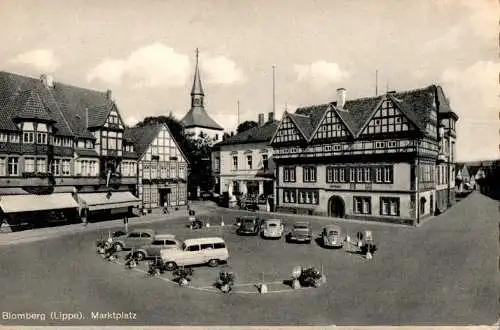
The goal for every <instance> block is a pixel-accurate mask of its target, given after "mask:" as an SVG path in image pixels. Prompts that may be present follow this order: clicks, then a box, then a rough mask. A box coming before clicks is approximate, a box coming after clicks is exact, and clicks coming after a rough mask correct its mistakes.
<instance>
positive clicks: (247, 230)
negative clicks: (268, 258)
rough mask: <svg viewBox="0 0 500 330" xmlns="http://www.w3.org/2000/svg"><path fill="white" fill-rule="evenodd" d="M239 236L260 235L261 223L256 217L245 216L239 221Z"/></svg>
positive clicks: (237, 232) (237, 231)
mask: <svg viewBox="0 0 500 330" xmlns="http://www.w3.org/2000/svg"><path fill="white" fill-rule="evenodd" d="M237 224H238V229H237V230H236V234H238V235H258V234H259V231H260V226H261V221H260V219H259V218H257V217H255V216H243V217H240V218H238V219H237Z"/></svg>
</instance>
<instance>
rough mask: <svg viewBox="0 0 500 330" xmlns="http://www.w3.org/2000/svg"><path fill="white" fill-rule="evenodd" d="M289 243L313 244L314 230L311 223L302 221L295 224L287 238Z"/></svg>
mask: <svg viewBox="0 0 500 330" xmlns="http://www.w3.org/2000/svg"><path fill="white" fill-rule="evenodd" d="M286 241H287V242H302V243H307V244H309V243H311V241H312V229H311V226H310V225H309V222H305V221H301V222H296V223H294V224H293V227H292V230H291V231H290V232H289V233H288V235H287V236H286Z"/></svg>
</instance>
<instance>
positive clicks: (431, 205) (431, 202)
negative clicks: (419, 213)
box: [429, 195, 434, 215]
mask: <svg viewBox="0 0 500 330" xmlns="http://www.w3.org/2000/svg"><path fill="white" fill-rule="evenodd" d="M429 208H430V214H431V215H434V195H431V197H430V201H429Z"/></svg>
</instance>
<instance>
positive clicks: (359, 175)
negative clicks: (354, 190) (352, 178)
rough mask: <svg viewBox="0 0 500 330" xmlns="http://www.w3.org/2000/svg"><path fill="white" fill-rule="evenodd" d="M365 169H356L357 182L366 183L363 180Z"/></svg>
mask: <svg viewBox="0 0 500 330" xmlns="http://www.w3.org/2000/svg"><path fill="white" fill-rule="evenodd" d="M363 173H364V172H363V169H362V168H357V169H356V182H364V181H365V180H363Z"/></svg>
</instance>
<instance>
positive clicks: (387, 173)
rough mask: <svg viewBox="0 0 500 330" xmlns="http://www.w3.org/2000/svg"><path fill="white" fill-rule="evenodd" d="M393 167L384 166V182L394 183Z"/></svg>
mask: <svg viewBox="0 0 500 330" xmlns="http://www.w3.org/2000/svg"><path fill="white" fill-rule="evenodd" d="M392 171H393V169H392V167H384V182H385V183H392V180H393V173H392Z"/></svg>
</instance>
